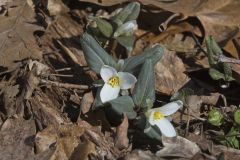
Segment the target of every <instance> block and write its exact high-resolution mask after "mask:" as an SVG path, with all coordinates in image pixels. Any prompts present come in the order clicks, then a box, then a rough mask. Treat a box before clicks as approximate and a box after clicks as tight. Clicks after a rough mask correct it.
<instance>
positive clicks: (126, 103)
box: [108, 96, 137, 119]
mask: <svg viewBox="0 0 240 160" xmlns="http://www.w3.org/2000/svg"><path fill="white" fill-rule="evenodd" d="M108 103H109V104H110V105H111V107H112V109H113V110H114V111H116V112H117V113H118V114H120V115H122V114H123V113H126V115H127V117H128V118H129V119H133V118H135V117H136V116H137V114H136V112H135V111H134V110H133V108H134V103H133V100H132V98H131V97H130V96H121V97H118V98H116V99H114V100H111V101H109V102H108Z"/></svg>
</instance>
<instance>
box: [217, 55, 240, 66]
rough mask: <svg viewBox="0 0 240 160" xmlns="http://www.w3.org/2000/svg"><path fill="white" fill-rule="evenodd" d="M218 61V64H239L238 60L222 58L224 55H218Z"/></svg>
mask: <svg viewBox="0 0 240 160" xmlns="http://www.w3.org/2000/svg"><path fill="white" fill-rule="evenodd" d="M218 61H219V62H223V63H234V64H240V60H239V59H234V58H229V57H226V56H224V55H220V56H219V57H218Z"/></svg>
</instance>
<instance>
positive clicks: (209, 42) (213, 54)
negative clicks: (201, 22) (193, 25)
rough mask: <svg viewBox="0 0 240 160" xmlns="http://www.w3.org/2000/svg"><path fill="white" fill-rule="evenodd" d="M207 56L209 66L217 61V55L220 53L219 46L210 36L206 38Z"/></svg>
mask: <svg viewBox="0 0 240 160" xmlns="http://www.w3.org/2000/svg"><path fill="white" fill-rule="evenodd" d="M206 47H207V56H208V62H209V64H210V66H213V65H215V64H217V63H218V57H219V56H220V55H221V54H222V50H221V48H220V47H219V46H218V44H217V42H216V41H215V40H214V38H213V37H212V36H209V37H207V38H206Z"/></svg>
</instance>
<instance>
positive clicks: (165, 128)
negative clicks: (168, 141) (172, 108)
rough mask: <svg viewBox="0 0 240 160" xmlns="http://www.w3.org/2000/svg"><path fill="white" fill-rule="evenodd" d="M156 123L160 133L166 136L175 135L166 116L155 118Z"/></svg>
mask: <svg viewBox="0 0 240 160" xmlns="http://www.w3.org/2000/svg"><path fill="white" fill-rule="evenodd" d="M156 125H157V126H158V128H159V129H160V131H161V133H162V134H163V135H164V136H166V137H175V136H176V135H177V134H176V131H175V129H174V127H173V125H172V124H171V122H169V120H167V119H166V118H162V119H160V120H156Z"/></svg>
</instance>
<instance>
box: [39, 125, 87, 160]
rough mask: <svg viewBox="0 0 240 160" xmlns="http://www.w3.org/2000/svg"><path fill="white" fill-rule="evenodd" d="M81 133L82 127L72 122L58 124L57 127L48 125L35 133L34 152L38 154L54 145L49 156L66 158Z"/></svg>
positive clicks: (77, 142) (68, 156) (69, 155)
mask: <svg viewBox="0 0 240 160" xmlns="http://www.w3.org/2000/svg"><path fill="white" fill-rule="evenodd" d="M83 133H84V128H83V127H80V126H77V125H73V124H69V125H59V126H58V127H57V126H53V125H50V126H48V127H47V128H46V129H44V130H42V131H41V132H38V133H37V135H36V138H35V139H36V140H35V145H36V152H37V154H39V153H41V152H44V151H46V150H49V149H50V147H51V146H52V145H55V146H56V150H55V152H54V153H53V155H52V156H51V157H55V158H56V159H62V160H64V159H66V160H68V159H69V158H70V157H71V155H72V153H73V152H74V149H75V148H76V147H77V146H78V145H79V143H80V141H81V140H80V137H81V136H82V135H83Z"/></svg>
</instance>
